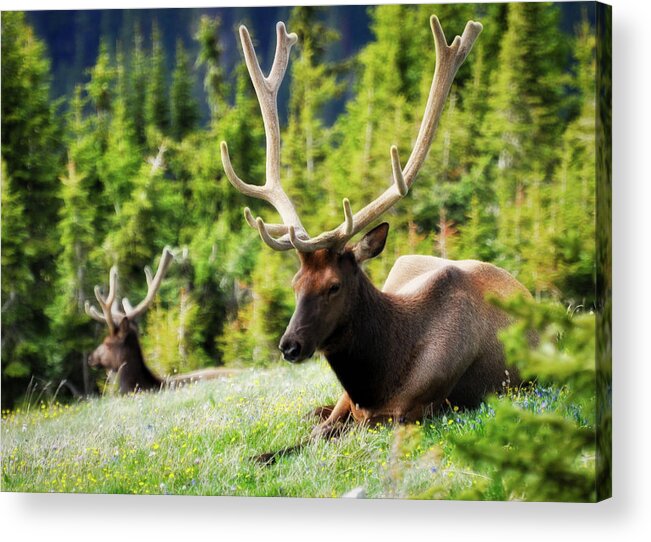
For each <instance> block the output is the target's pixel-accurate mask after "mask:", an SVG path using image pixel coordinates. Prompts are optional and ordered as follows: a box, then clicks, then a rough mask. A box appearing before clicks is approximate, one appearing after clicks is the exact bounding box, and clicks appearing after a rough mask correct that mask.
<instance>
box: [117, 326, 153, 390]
mask: <svg viewBox="0 0 651 542" xmlns="http://www.w3.org/2000/svg"><path fill="white" fill-rule="evenodd" d="M123 349H124V350H123V355H122V363H123V366H122V369H121V370H120V391H121V392H122V393H128V392H132V391H136V390H137V389H142V390H150V389H154V388H158V387H160V385H161V380H160V379H159V378H158V377H157V376H155V375H154V374H153V373H152V372H151V371H150V370H149V368H148V367H147V366H146V365H145V360H144V357H143V355H142V349H141V348H140V341H139V340H138V335H137V332H136V331H135V330H131V332H130V333H129V334H128V335H127V337H126V339H125V342H124V346H123Z"/></svg>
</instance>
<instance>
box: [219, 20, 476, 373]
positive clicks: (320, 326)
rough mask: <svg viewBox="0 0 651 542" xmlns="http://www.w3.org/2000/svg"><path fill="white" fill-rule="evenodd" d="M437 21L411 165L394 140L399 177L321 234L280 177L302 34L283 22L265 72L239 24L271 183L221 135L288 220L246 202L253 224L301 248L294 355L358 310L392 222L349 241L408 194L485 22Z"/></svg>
mask: <svg viewBox="0 0 651 542" xmlns="http://www.w3.org/2000/svg"><path fill="white" fill-rule="evenodd" d="M430 24H431V28H432V33H433V35H434V43H435V47H436V69H435V72H434V77H433V80H432V86H431V89H430V93H429V97H428V99H427V105H426V107H425V114H424V116H423V120H422V122H421V125H420V130H419V132H418V136H417V138H416V142H415V144H414V148H413V150H412V152H411V155H410V156H409V159H408V160H407V163H406V165H405V167H404V168H403V167H402V166H401V163H400V158H399V156H398V149H397V147H396V146H392V147H391V148H390V150H389V155H390V161H391V166H392V171H393V182H392V185H391V186H390V187H388V188H387V189H386V190H385V191H384V192H383V193H382V194H381V195H380V196H379V197H378V198H377V199H376V200H374V201H373V202H371V203H369V204H368V205H366V206H365V207H363V208H362V209H360V210H359V211H357V212H356V213H354V214H353V212H352V208H351V204H350V201H349V200H348V199H347V198H345V199H344V200H343V213H344V221H343V222H342V223H341V224H340V225H339V226H338V227H336V228H335V229H333V230H330V231H326V232H323V233H320V234H319V235H317V236H314V237H312V236H310V235H309V234H308V233H307V231H306V229H305V228H304V227H303V225H302V223H301V221H300V219H299V216H298V213H297V212H296V209H295V208H294V205H293V204H292V202H291V201H290V199H289V197H288V196H287V194H286V193H285V192H284V190H283V188H282V186H281V181H280V125H279V120H278V107H277V95H278V89H279V87H280V84H281V82H282V79H283V77H284V75H285V71H286V69H287V64H288V61H289V53H290V50H291V48H292V46H293V45H294V44H295V43H296V41H297V36H296V34H293V33H292V34H288V33H287V31H286V29H285V25H284V24H283V23H280V22H279V23H278V24H277V27H276V30H277V45H276V53H275V57H274V61H273V65H272V67H271V70H270V72H269V74H268V75H267V76H265V75H264V74H263V73H262V70H261V68H260V64H259V63H258V61H257V58H256V54H255V49H254V48H253V44H252V42H251V38H250V36H249V32H248V30H247V29H246V27H244V26H241V27H240V39H241V41H242V48H243V51H244V58H245V62H246V66H247V68H248V71H249V75H250V77H251V80H252V82H253V86H254V88H255V91H256V95H257V97H258V101H259V104H260V111H261V113H262V119H263V122H264V129H265V135H266V150H267V160H266V181H265V184H264V185H253V184H249V183H246V182H244V181H243V180H242V179H240V178H239V177H238V176H237V174H236V173H235V171H234V170H233V167H232V165H231V161H230V157H229V153H228V147H227V145H226V143H225V142H222V143H221V158H222V163H223V165H224V170H225V172H226V176H227V177H228V179H229V181H230V182H231V184H233V186H234V187H235V188H236V189H237V190H239V191H240V192H242V193H243V194H245V195H247V196H252V197H255V198H259V199H263V200H265V201H267V202H268V203H270V204H271V205H272V206H273V207H274V208H275V209H276V211H277V212H278V214H279V215H280V217H281V219H282V223H277V224H267V223H265V222H264V221H263V220H262V218H260V217H257V218H254V217H253V215H252V214H251V211H250V209H249V208H248V207H247V208H245V209H244V216H245V218H246V221H247V222H248V223H249V225H250V226H251V227H253V228H255V229H257V230H258V232H259V234H260V237H261V238H262V240H263V241H264V242H265V243H266V244H267V245H269V246H270V247H271V248H272V249H274V250H279V251H284V250H290V249H295V250H296V251H297V252H298V253H299V256H300V259H301V268H300V270H299V272H298V273H297V275H296V276H295V277H294V281H293V287H294V290H295V293H296V300H297V305H296V310H295V312H294V315H293V316H292V319H291V321H290V323H289V326H288V328H287V330H286V332H285V334H284V336H283V338H282V340H281V342H280V349H281V350H282V352H283V354H284V357H285V359H287V360H289V361H294V362H295V361H301V360H303V359H306V358H307V357H309V356H311V355H312V354H313V352H314V351H315V349H317V348H322V349H323V348H325V347H327V345H328V343H329V341H331V340H332V338H333V334H336V332H337V330H338V328H340V327H341V326H342V324H343V323H344V322H348V321H349V320H350V319H351V318H355V317H356V315H355V314H353V312H354V311H355V309H356V306H357V305H358V303H359V302H360V296H361V295H362V294H363V292H364V290H365V289H366V288H367V287H368V279H367V278H366V276H365V275H364V273H363V272H362V271H361V270H360V267H359V264H360V263H361V262H363V261H364V260H366V259H369V258H372V257H374V256H377V255H378V254H379V253H380V252H381V251H382V249H383V248H384V244H385V241H386V236H387V233H388V224H386V223H384V224H381V225H380V226H378V227H377V228H375V229H374V230H372V231H371V232H369V233H368V234H367V235H366V236H365V237H364V238H363V239H362V240H361V241H360V242H359V243H357V244H355V245H349V244H347V243H348V241H349V240H350V239H351V238H352V237H353V236H354V235H355V234H357V233H359V232H360V231H362V230H363V229H365V228H366V227H367V226H369V225H370V224H371V223H373V222H374V221H375V220H376V219H378V218H379V217H380V216H381V215H382V214H383V213H384V212H386V211H387V210H388V209H389V208H390V207H391V206H393V205H394V204H395V203H396V202H397V201H398V200H400V199H401V198H403V197H404V196H406V195H407V193H408V191H409V189H410V187H411V185H412V183H413V182H414V179H415V178H416V175H417V173H418V171H419V170H420V168H421V166H422V164H423V162H424V161H425V157H426V156H427V152H428V150H429V148H430V145H431V143H432V139H433V137H434V134H435V132H436V128H437V126H438V122H439V119H440V116H441V113H442V111H443V107H444V105H445V101H446V98H447V96H448V93H449V91H450V87H451V86H452V82H453V80H454V76H455V75H456V72H457V70H458V68H459V66H461V64H462V63H463V61H464V60H465V58H466V56H467V55H468V53H469V52H470V50H471V48H472V46H473V43H474V42H475V40H476V38H477V36H478V35H479V33H480V32H481V30H482V25H481V24H480V23H476V22H473V21H470V22H468V23H467V24H466V28H465V30H464V32H463V35H462V36H461V37H459V36H456V37H455V38H454V40H453V41H452V43H451V44H450V45H448V44H447V41H446V39H445V35H444V34H443V30H442V28H441V25H440V23H439V20H438V18H437V17H436V16H432V17H431V19H430Z"/></svg>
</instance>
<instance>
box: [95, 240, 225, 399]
mask: <svg viewBox="0 0 651 542" xmlns="http://www.w3.org/2000/svg"><path fill="white" fill-rule="evenodd" d="M173 259H174V257H173V254H172V252H171V251H170V249H169V248H167V247H165V248H164V249H163V253H162V255H161V258H160V261H159V262H158V269H157V270H156V273H155V274H154V275H152V272H151V269H150V268H149V267H145V277H146V279H147V294H146V295H145V297H144V299H143V300H142V301H141V302H140V303H138V304H137V305H136V306H135V307H133V306H132V305H131V303H130V302H129V300H128V299H127V298H126V297H125V298H123V299H122V310H120V309H119V307H118V304H117V302H116V296H117V290H118V270H117V267H115V266H114V267H112V268H111V271H110V273H109V290H108V293H107V294H106V297H104V296H103V295H102V292H101V289H100V287H99V286H95V297H96V298H97V302H98V304H99V306H100V308H101V311H102V312H101V313H100V312H99V311H98V310H97V309H96V308H95V307H93V306H92V305H91V304H90V303H89V302H88V301H86V304H85V310H86V314H88V316H90V317H91V318H93V319H94V320H97V321H98V322H101V323H104V324H106V326H107V327H108V335H107V336H106V338H105V339H104V341H103V342H102V344H101V345H99V346H98V347H97V348H96V349H95V350H94V351H93V352H92V353H91V355H90V356H89V358H88V364H89V365H90V366H91V367H97V366H101V367H104V368H105V369H106V370H107V371H108V372H109V373H115V374H117V376H118V379H119V387H120V393H130V392H135V391H147V390H160V389H161V388H162V387H175V386H177V385H180V384H186V383H189V382H194V381H198V380H208V379H213V378H217V377H220V376H228V375H230V374H231V373H233V372H234V371H232V370H228V369H223V368H208V369H200V370H198V371H193V372H190V373H186V374H183V375H175V376H172V377H167V378H164V379H161V378H159V377H158V376H156V375H155V374H154V373H152V372H151V371H150V370H149V368H148V367H147V365H145V361H144V357H143V355H142V349H141V348H140V341H139V339H138V329H137V327H136V324H135V320H136V318H138V317H140V316H141V315H142V314H143V313H145V311H146V310H147V309H148V308H149V306H150V305H151V303H152V301H153V300H154V298H155V297H156V293H157V292H158V289H159V288H160V285H161V283H162V281H163V277H164V276H165V273H166V272H167V269H168V268H169V266H170V264H171V263H172V261H173Z"/></svg>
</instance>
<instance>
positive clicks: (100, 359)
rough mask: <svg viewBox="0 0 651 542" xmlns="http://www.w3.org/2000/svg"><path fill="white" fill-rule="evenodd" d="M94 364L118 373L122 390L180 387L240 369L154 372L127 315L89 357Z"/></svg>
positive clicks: (224, 375) (219, 376)
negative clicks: (160, 376) (170, 372)
mask: <svg viewBox="0 0 651 542" xmlns="http://www.w3.org/2000/svg"><path fill="white" fill-rule="evenodd" d="M88 364H89V365H90V366H91V367H97V366H101V367H104V368H105V369H106V370H107V371H108V372H113V373H115V374H117V376H118V379H119V386H120V393H133V392H136V391H149V390H154V391H157V390H160V389H162V388H163V387H169V388H177V387H179V386H183V385H186V384H190V383H193V382H198V381H200V380H212V379H215V378H221V377H227V376H232V375H234V374H236V373H237V372H239V371H238V369H227V368H225V367H210V368H206V369H199V370H197V371H192V372H189V373H185V374H181V375H174V376H171V377H167V378H165V379H161V378H159V377H158V376H156V375H155V374H154V373H152V372H151V371H150V370H149V368H148V367H147V365H145V361H144V358H143V355H142V349H141V348H140V341H139V339H138V330H137V328H136V326H135V325H134V324H133V323H131V322H129V320H128V318H123V319H122V321H121V322H120V325H119V326H118V327H117V330H116V331H115V333H113V334H109V335H108V336H107V337H106V338H105V339H104V341H103V342H102V344H101V345H100V346H98V347H97V348H96V349H95V350H94V351H93V353H92V354H91V355H90V356H89V358H88Z"/></svg>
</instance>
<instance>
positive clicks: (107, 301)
mask: <svg viewBox="0 0 651 542" xmlns="http://www.w3.org/2000/svg"><path fill="white" fill-rule="evenodd" d="M117 282H118V268H117V267H116V266H113V267H111V271H110V272H109V291H108V294H107V295H106V297H104V296H102V291H101V289H100V287H99V285H97V286H95V289H94V291H95V297H96V298H97V303H99V306H100V308H101V309H102V314H100V313H99V311H98V310H97V309H96V308H95V307H93V306H92V305H91V304H90V302H88V301H86V302H85V303H84V310H85V311H86V314H87V315H88V316H90V317H91V318H92V319H93V320H97V321H98V322H103V323H105V324H106V325H107V326H108V328H109V332H110V333H111V334H113V333H114V332H115V320H114V318H113V309H112V307H113V302H114V301H115V296H116V294H117V289H118V288H117ZM119 315H120V314H119V313H117V314H116V316H119Z"/></svg>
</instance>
